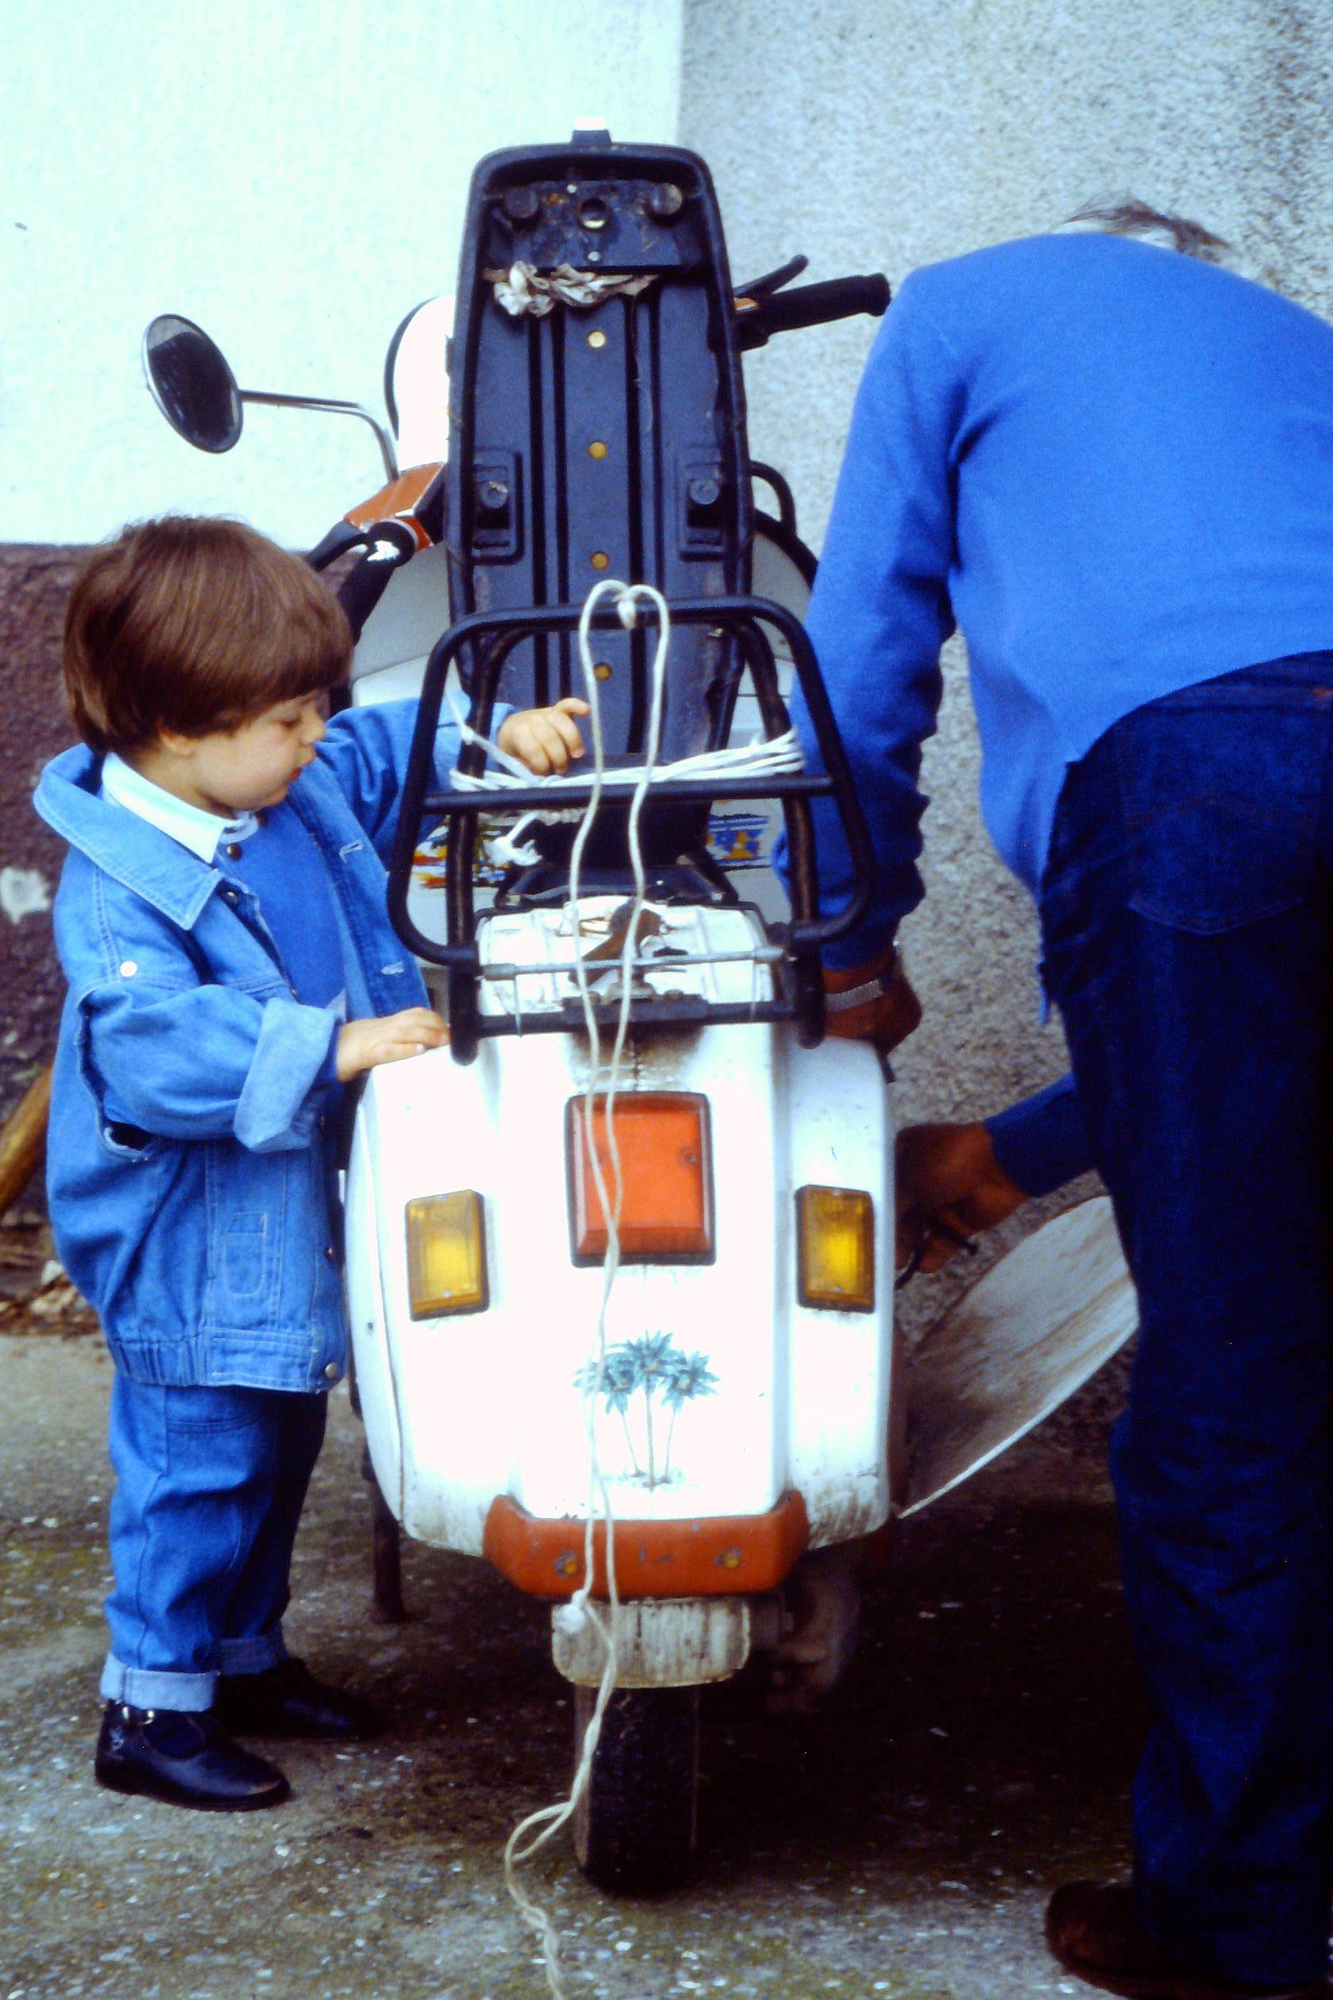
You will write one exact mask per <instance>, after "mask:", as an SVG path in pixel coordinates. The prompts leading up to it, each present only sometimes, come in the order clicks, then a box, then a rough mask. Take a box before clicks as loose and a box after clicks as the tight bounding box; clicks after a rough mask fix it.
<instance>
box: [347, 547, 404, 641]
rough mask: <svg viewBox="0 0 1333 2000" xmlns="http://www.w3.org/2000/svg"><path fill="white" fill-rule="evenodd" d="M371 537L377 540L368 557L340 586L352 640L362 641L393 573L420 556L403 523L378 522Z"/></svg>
mask: <svg viewBox="0 0 1333 2000" xmlns="http://www.w3.org/2000/svg"><path fill="white" fill-rule="evenodd" d="M372 533H373V537H374V539H373V540H372V542H371V545H370V547H369V548H368V549H367V551H366V553H365V555H364V556H362V558H361V560H360V562H359V563H357V565H356V567H355V568H354V569H350V570H349V571H348V572H347V575H346V576H345V577H344V578H343V580H342V582H341V583H340V584H339V586H338V602H339V604H341V606H342V608H343V610H344V611H345V612H346V613H347V622H348V624H349V625H350V626H351V628H352V637H353V639H359V638H360V637H361V632H362V628H363V626H364V625H365V623H366V620H367V619H368V618H369V616H370V614H371V612H372V611H373V610H374V609H375V606H376V605H377V604H378V603H379V601H380V599H381V598H382V597H383V595H384V593H385V591H386V590H387V589H388V587H389V579H390V578H391V577H392V575H393V573H394V571H395V570H396V569H401V568H402V566H403V564H404V563H406V562H410V561H411V560H412V557H413V556H414V555H415V554H416V552H417V544H416V537H415V536H414V535H413V533H412V531H411V529H410V528H409V527H407V526H406V525H405V523H403V522H402V521H380V522H377V523H376V525H375V527H374V529H373V531H372ZM358 539H364V536H362V537H359V538H358Z"/></svg>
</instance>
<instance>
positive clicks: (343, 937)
mask: <svg viewBox="0 0 1333 2000" xmlns="http://www.w3.org/2000/svg"><path fill="white" fill-rule="evenodd" d="M351 651H352V640H351V634H350V632H349V630H348V627H347V622H346V619H345V618H344V616H343V614H342V611H341V609H340V608H339V606H338V605H337V603H336V602H335V600H334V599H333V597H332V596H331V595H330V593H329V591H328V589H327V587H326V586H325V585H324V584H322V583H321V582H320V581H319V579H318V578H317V577H316V576H315V575H314V574H313V573H312V572H311V571H310V570H309V569H307V568H306V566H305V565H304V564H303V563H302V562H300V561H299V560H298V559H297V558H296V557H294V556H290V555H287V554H285V553H284V552H283V551H282V550H281V549H279V548H277V547H276V546H275V545H274V544H273V543H271V542H268V541H266V540H265V539H264V538H263V537H262V536H260V535H258V534H255V533H254V532H253V531H252V530H251V529H249V528H246V527H243V526H241V525H239V524H238V523H236V522H232V521H221V520H187V519H174V520H172V519H169V520H162V521H150V522H147V523H145V524H143V525H141V526H138V527H132V528H129V529H127V530H126V531H125V532H124V533H123V534H122V535H121V536H120V537H119V538H118V539H117V540H116V541H114V542H111V543H109V544H107V545H105V546H104V547H102V548H99V549H98V550H96V551H95V553H94V554H93V556H92V558H91V559H90V561H89V562H88V563H87V565H86V567H85V568H84V570H83V572H82V574H81V576H80V578H79V580H78V582H77V583H76V584H75V587H74V591H73V594H72V596H71V599H70V604H69V611H68V615H67V619H66V626H65V660H64V667H65V682H66V689H67V693H68V697H69V703H70V708H71V711H72V714H73V717H74V721H75V724H76V726H77V728H78V732H79V735H80V736H81V737H82V739H83V747H80V748H75V749H73V750H69V751H66V752H65V753H64V754H63V755H62V756H59V757H57V758H55V759H54V761H53V762H52V763H51V764H49V765H48V766H47V768H46V770H45V772H44V773H43V775H42V779H41V783H40V786H39V788H38V791H37V799H36V803H37V808H38V811H39V812H40V813H41V814H42V816H43V817H44V818H45V819H46V820H47V821H48V822H49V823H50V825H51V826H53V827H54V828H55V829H56V831H57V832H58V833H59V834H61V835H62V836H63V837H64V839H65V840H67V841H68V842H69V845H70V850H71V851H70V854H69V858H68V860H67V862H66V865H65V869H64V874H63V876H62V879H61V885H60V892H59V895H58V897H57V900H56V910H55V928H56V942H57V946H58V949H59V952H60V959H61V963H62V965H63V967H64V970H65V974H66V976H67V978H68V981H69V997H68V1000H67V1002H66V1006H65V1012H64V1017H63V1020H62V1023H61V1030H60V1041H59V1047H58V1050H57V1055H56V1065H55V1083H54V1090H53V1097H52V1108H51V1124H50V1135H49V1142H48V1160H49V1169H48V1178H49V1187H50V1203H51V1219H52V1225H53V1228H54V1231H55V1237H56V1243H57V1247H58V1249H59V1252H60V1256H61V1258H62V1260H63V1262H64V1264H65V1266H66V1269H67V1270H68V1271H69V1273H70V1276H71V1277H72V1278H73V1280H74V1282H75V1283H76V1284H77V1285H78V1287H79V1288H80V1290H81V1291H82V1292H83V1293H84V1295H85V1297H87V1298H88V1299H89V1300H90V1301H91V1303H92V1304H93V1305H94V1306H95V1307H96V1308H97V1311H98V1313H99V1314H100V1316H101V1320H102V1325H103V1328H104V1330H105V1333H106V1338H107V1342H108V1345H109V1347H110V1349H111V1353H112V1357H113V1359H114V1361H115V1365H116V1377H115V1383H114V1386H113V1390H112V1397H111V1425H110V1451H111V1460H112V1464H113V1466H114V1468H115V1472H116V1478H117V1487H116V1493H115V1497H114V1500H113V1503H112V1508H111V1554H112V1563H113V1568H114V1572H115V1585H114V1588H113V1590H112V1593H111V1596H110V1597H109V1598H108V1600H107V1607H106V1608H107V1619H108V1623H109V1625H110V1627H111V1650H110V1653H109V1655H108V1657H107V1662H106V1667H105V1670H104V1673H103V1676H102V1693H103V1695H104V1696H105V1697H106V1698H107V1707H106V1711H105V1715H104V1717H103V1721H102V1729H101V1735H100V1737H99V1739H98V1745H97V1755H96V1764H95V1771H96V1775H97V1778H98V1780H99V1782H100V1783H101V1784H103V1785H106V1786H109V1787H110V1788H111V1789H112V1790H114V1791H119V1792H131V1793H142V1794H145V1795H147V1796H149V1797H153V1798H159V1799H165V1800H169V1801H171V1802H172V1803H174V1804H177V1805H185V1806H197V1807H203V1808H207V1809H211V1810H214V1811H244V1810H247V1809H253V1808H256V1807H260V1806H269V1805H276V1804H277V1803H279V1801H280V1800H282V1799H284V1798H285V1797H286V1796H287V1793H288V1786H287V1781H286V1779H285V1778H284V1777H283V1775H282V1773H281V1771H279V1770H278V1769H277V1767H276V1766H275V1765H273V1764H271V1763H268V1762H267V1761H266V1760H264V1759H263V1758H260V1757H257V1756H254V1755H252V1754H251V1753H250V1752H249V1751H247V1750H245V1749H243V1748H242V1747H241V1746H240V1745H239V1744H237V1743H236V1742H234V1741H233V1733H236V1734H240V1735H246V1734H248V1733H250V1732H255V1733H258V1734H271V1735H286V1736H303V1737H324V1738H331V1739H334V1740H337V1739H346V1738H350V1737H356V1736H361V1735H364V1734H365V1733H366V1732H367V1731H368V1730H370V1729H371V1728H372V1727H373V1726H374V1723H375V1716H374V1712H373V1710H372V1709H371V1707H370V1705H369V1703H367V1702H365V1701H363V1700H361V1699H359V1698H357V1697H356V1696H354V1695H351V1694H348V1693H345V1692H343V1691H340V1690H339V1689H337V1688H333V1687H328V1686H325V1685H323V1684H321V1683H320V1682H319V1681H317V1680H316V1679H315V1678H314V1676H313V1675H312V1674H311V1673H310V1672H309V1670H308V1669H307V1668H306V1667H305V1666H304V1664H303V1663H302V1662H301V1661H299V1660H297V1659H294V1658H292V1657H291V1656H289V1655H288V1653H287V1651H286V1648H285V1646H284V1644H283V1637H282V1614H283V1611H284V1609H285V1607H286V1604H287V1601H288V1568H289V1564H290V1560H291V1553H292V1545H293V1541H294V1539H295V1535H296V1527H297V1522H298V1520H299V1518H300V1513H301V1507H302V1503H303V1501H304V1498H305V1492H306V1486H307V1482H308V1481H309V1478H310V1473H311V1469H312V1467H313V1465H314V1462H315V1458H316V1456H317V1454H318V1451H319V1447H320V1442H321V1439H322V1436H323V1431H324V1415H325V1398H326V1396H327V1393H328V1391H329V1389H330V1388H331V1387H332V1386H333V1384H334V1383H335V1382H338V1381H340V1380H341V1379H342V1376H343V1373H344V1371H345V1369H346V1366H347V1325H346V1319H345V1315H344V1307H343V1299H342V1291H341V1285H340V1280H339V1261H340V1259H339V1233H338V1232H339V1216H338V1201H337V1155H336V1136H335V1134H336V1125H337V1118H336V1115H335V1114H336V1111H337V1107H338V1099H339V1094H340V1090H341V1087H342V1086H343V1085H345V1084H347V1083H348V1082H350V1081H351V1080H352V1078H354V1077H356V1076H358V1075H359V1074H360V1073H361V1072H362V1071H365V1070H369V1069H371V1068H373V1067H374V1066H375V1065H376V1064H377V1063H383V1062H396V1061H398V1060H399V1059H401V1058H402V1057H405V1056H411V1055H415V1054H418V1053H420V1052H421V1051H423V1050H426V1049H433V1048H437V1047H439V1046H440V1044H441V1043H443V1042H445V1041H446V1040H447V1039H448V1035H447V1030H446V1028H445V1025H444V1022H443V1021H442V1020H441V1019H440V1017H439V1015H438V1014H436V1013H434V1012H433V1011H432V1010H431V1008H430V1007H429V1006H428V1004H427V995H426V989H425V986H424V984H423V982H422V979H421V975H420V972H419V971H418V968H417V966H416V964H415V962H414V961H413V960H412V958H411V957H410V956H409V954H408V953H407V952H406V951H405V950H404V948H403V946H402V944H401V943H400V942H399V940H398V938H397V937H396V936H395V934H394V932H393V930H392V928H391V926H390V924H389V920H388V917H387V915H386V912H385V871H384V862H383V860H382V858H381V857H382V856H385V855H387V852H388V849H389V847H390V845H391V843H392V840H393V834H394V822H395V813H396V807H397V802H398V796H399V788H400V785H401V781H402V776H403V771H404V767H405V763H406V757H407V750H408V745H409V742H410V739H411V733H412V727H413V720H414V715H415V703H412V702H403V703H391V704H386V705H384V706H382V707H372V708H365V709H358V710H350V711H348V712H347V713H345V714H342V715H339V716H338V717H337V718H336V719H335V720H334V721H333V722H332V723H326V722H325V711H326V703H325V693H326V690H327V689H328V688H329V687H330V686H332V685H333V684H334V683H336V682H338V681H341V680H343V679H344V678H345V677H346V674H347V669H348V665H349V662H350V659H351ZM579 713H586V707H585V705H584V704H583V703H582V702H579V701H575V700H567V701H564V702H561V703H560V704H558V705H557V707H556V708H554V709H535V710H530V711H528V712H526V713H523V714H510V715H508V716H507V717H506V718H505V720H504V721H503V723H502V725H501V727H500V730H499V736H498V741H499V742H500V743H501V744H502V746H503V747H504V748H505V749H507V750H509V751H511V752H512V753H513V754H515V755H517V756H518V757H520V758H521V759H522V760H523V761H524V762H525V763H527V764H528V765H529V766H530V767H531V768H532V769H533V770H534V771H537V772H544V771H546V770H549V769H557V770H563V769H564V768H565V766H566V764H567V762H568V760H569V758H571V757H577V756H579V755H581V754H582V743H581V740H580V737H579V730H578V725H577V723H576V722H575V720H574V717H575V715H577V714H579ZM457 752H458V739H457V732H456V730H454V729H453V728H445V729H442V730H441V732H440V739H439V750H438V756H437V764H438V767H439V772H440V775H441V778H442V780H443V781H444V782H446V783H447V773H448V771H449V769H450V768H451V767H452V765H453V763H454V761H455V759H456V756H457Z"/></svg>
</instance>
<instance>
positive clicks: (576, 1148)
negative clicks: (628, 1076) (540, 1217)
mask: <svg viewBox="0 0 1333 2000" xmlns="http://www.w3.org/2000/svg"><path fill="white" fill-rule="evenodd" d="M612 1118H613V1120H614V1124H615V1138H616V1147H617V1150H618V1152H619V1155H620V1178H619V1192H620V1255H621V1258H622V1260H623V1261H625V1262H628V1263H636V1264H711V1263H712V1261H713V1258H714V1255H715V1247H714V1241H713V1163H712V1142H711V1138H710V1135H709V1128H708V1099H707V1098H706V1097H700V1096H696V1095H695V1094H694V1093H693V1092H689V1091H648V1090H645V1091H633V1092H628V1093H626V1095H625V1096H623V1097H617V1098H616V1100H615V1105H614V1108H613V1111H612ZM592 1124H593V1131H592V1139H593V1144H594V1145H595V1146H596V1149H597V1159H598V1163H599V1165H600V1167H601V1170H602V1178H603V1181H604V1183H605V1186H606V1191H607V1199H608V1201H609V1202H610V1204H611V1207H612V1210H613V1212H614V1209H615V1204H616V1195H617V1179H616V1174H615V1171H614V1169H613V1166H612V1162H611V1149H610V1146H609V1144H608V1142H607V1131H606V1099H605V1098H604V1097H598V1098H596V1099H595V1100H594V1105H593V1119H592ZM565 1159H566V1162H567V1173H568V1184H569V1233H570V1248H571V1252H572V1255H573V1258H574V1262H575V1263H576V1264H600V1263H601V1262H602V1260H603V1259H604V1257H605V1256H606V1252H607V1249H608V1247H609V1244H610V1232H609V1230H608V1228H607V1224H606V1216H605V1213H604V1211H603V1208H602V1201H601V1197H600V1195H599V1194H598V1192H597V1182H596V1179H595V1178H594V1175H593V1167H592V1158H591V1155H590V1152H589V1147H588V1129H587V1106H586V1102H585V1100H584V1099H583V1098H582V1097H571V1098H570V1100H569V1103H568V1104H567V1106H566V1107H565Z"/></svg>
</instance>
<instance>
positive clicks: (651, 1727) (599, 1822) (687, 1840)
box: [574, 1687, 699, 1896]
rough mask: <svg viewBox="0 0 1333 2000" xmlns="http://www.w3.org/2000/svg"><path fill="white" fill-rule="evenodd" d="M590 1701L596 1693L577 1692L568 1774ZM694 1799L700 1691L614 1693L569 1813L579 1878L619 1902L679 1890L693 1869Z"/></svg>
mask: <svg viewBox="0 0 1333 2000" xmlns="http://www.w3.org/2000/svg"><path fill="white" fill-rule="evenodd" d="M596 1703H597V1692H596V1689H594V1688H583V1687H580V1688H576V1689H575V1704H574V1767H575V1769H576V1770H577V1769H578V1764H579V1759H580V1758H581V1757H582V1755H583V1743H584V1738H585V1736H586V1734H587V1730H588V1725H589V1723H590V1722H591V1720H592V1714H593V1710H594V1708H595V1707H596ZM698 1796H699V1690H698V1688H697V1687H684V1688H621V1689H618V1690H617V1691H616V1693H615V1694H613V1695H612V1697H611V1699H610V1701H609V1702H608V1704H607V1708H606V1713H605V1715H604V1716H603V1718H602V1728H601V1734H600V1736H599V1737H598V1741H597V1749H596V1751H595V1753H594V1756H593V1760H592V1771H591V1774H590V1777H589V1782H588V1788H587V1790H586V1791H585V1793H584V1795H583V1797H582V1799H581V1800H580V1801H579V1804H578V1808H577V1810H576V1812H575V1815H574V1849H575V1853H576V1854H577V1856H578V1861H579V1866H580V1867H581V1868H582V1870H583V1872H584V1874H585V1875H587V1876H588V1878H589V1880H590V1881H593V1882H595V1883H596V1884H597V1885H598V1887H599V1888H602V1889H609V1890H611V1891H612V1892H613V1893H615V1894H618V1895H631V1896H633V1895H638V1896H649V1895H656V1894H661V1893H662V1892H663V1891H665V1890H668V1889H675V1888H677V1887H679V1885H680V1884H681V1883H682V1882H683V1881H684V1880H685V1879H686V1877H687V1876H688V1875H689V1873H690V1869H691V1867H692V1865H693V1861H694V1847H695V1827H696V1820H697V1809H698Z"/></svg>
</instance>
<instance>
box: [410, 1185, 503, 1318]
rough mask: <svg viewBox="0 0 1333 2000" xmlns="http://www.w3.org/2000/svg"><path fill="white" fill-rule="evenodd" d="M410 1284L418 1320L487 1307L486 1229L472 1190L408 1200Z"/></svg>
mask: <svg viewBox="0 0 1333 2000" xmlns="http://www.w3.org/2000/svg"><path fill="white" fill-rule="evenodd" d="M407 1283H408V1291H409V1293H410V1295H411V1300H412V1317H413V1319H438V1318H439V1317H440V1315H441V1314H442V1313H467V1312H484V1311H485V1309H486V1307H487V1306H488V1305H489V1303H490V1292H489V1289H488V1287H487V1283H486V1231H485V1228H484V1227H483V1223H482V1205H481V1196H480V1195H479V1194H474V1193H473V1191H472V1189H471V1188H464V1189H462V1190H461V1191H460V1192H459V1193H457V1194H434V1195H423V1196H422V1197H421V1198H420V1199H419V1200H417V1201H409V1202H408V1204H407Z"/></svg>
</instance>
